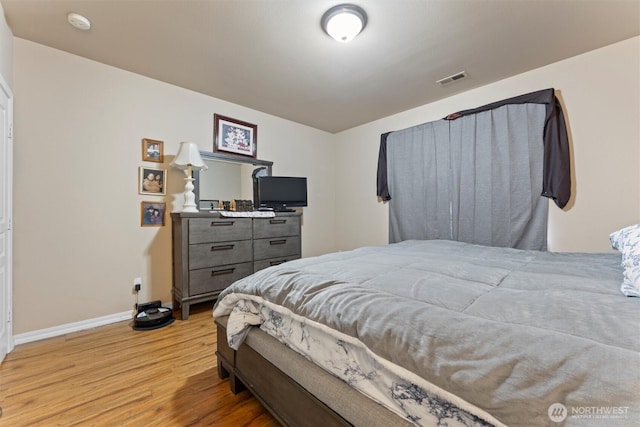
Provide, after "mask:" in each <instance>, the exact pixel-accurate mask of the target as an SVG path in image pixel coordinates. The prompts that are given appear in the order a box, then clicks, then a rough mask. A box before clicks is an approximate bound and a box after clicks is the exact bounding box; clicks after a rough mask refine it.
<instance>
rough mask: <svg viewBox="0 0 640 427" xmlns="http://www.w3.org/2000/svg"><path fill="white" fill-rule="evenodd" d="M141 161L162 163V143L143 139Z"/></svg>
mask: <svg viewBox="0 0 640 427" xmlns="http://www.w3.org/2000/svg"><path fill="white" fill-rule="evenodd" d="M142 160H143V161H145V162H157V163H162V162H164V142H162V141H156V140H155V139H148V138H143V139H142Z"/></svg>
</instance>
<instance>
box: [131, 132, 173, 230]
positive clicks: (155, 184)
mask: <svg viewBox="0 0 640 427" xmlns="http://www.w3.org/2000/svg"><path fill="white" fill-rule="evenodd" d="M142 161H144V162H153V163H164V142H163V141H158V140H155V139H149V138H143V139H142ZM138 194H142V195H150V196H165V195H166V194H167V169H164V168H157V167H151V166H140V167H139V168H138ZM166 207H167V205H166V202H159V201H150V200H143V201H142V202H141V203H140V226H142V227H163V226H164V225H165V217H166Z"/></svg>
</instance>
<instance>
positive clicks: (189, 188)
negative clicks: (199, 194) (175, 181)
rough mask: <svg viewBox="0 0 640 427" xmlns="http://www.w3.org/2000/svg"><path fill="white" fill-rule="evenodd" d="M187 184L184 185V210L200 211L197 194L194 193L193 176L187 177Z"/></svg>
mask: <svg viewBox="0 0 640 427" xmlns="http://www.w3.org/2000/svg"><path fill="white" fill-rule="evenodd" d="M184 180H185V181H186V184H185V185H184V205H183V206H182V212H199V211H198V207H197V206H196V195H195V194H193V188H194V186H193V181H194V180H193V178H191V177H186V178H185V179H184Z"/></svg>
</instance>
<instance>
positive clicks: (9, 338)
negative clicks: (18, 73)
mask: <svg viewBox="0 0 640 427" xmlns="http://www.w3.org/2000/svg"><path fill="white" fill-rule="evenodd" d="M0 91H2V95H3V96H6V97H7V100H8V102H7V106H6V108H7V116H6V119H7V122H6V123H4V125H5V126H6V128H5V132H4V134H3V135H0V138H3V141H2V142H1V143H0V144H1V146H4V150H5V151H4V154H5V158H4V164H0V168H2V169H4V170H5V171H6V172H5V173H6V175H5V178H6V182H2V181H3V179H2V178H0V185H2V186H4V188H5V192H4V195H5V200H3V201H2V202H1V203H2V204H4V206H5V207H6V211H5V213H6V215H7V218H6V220H7V235H6V247H5V249H6V266H5V268H6V270H5V279H6V282H5V283H4V286H0V292H2V293H3V294H4V296H5V298H4V301H5V304H4V306H3V307H0V321H1V322H3V323H4V322H6V323H4V325H3V326H4V327H2V326H0V331H3V334H2V336H0V340H2V342H1V343H0V348H1V349H2V351H1V352H0V362H2V360H3V359H4V356H5V355H6V354H4V350H5V349H6V352H7V353H9V352H11V350H13V346H14V341H13V93H12V91H11V88H10V87H9V85H8V84H7V82H6V81H5V79H4V77H3V76H2V74H0ZM0 194H2V193H0ZM2 204H0V206H1V205H2ZM0 214H1V213H0ZM0 251H2V248H0ZM0 285H2V283H1V282H0ZM5 287H6V289H4V288H5ZM0 300H2V299H0Z"/></svg>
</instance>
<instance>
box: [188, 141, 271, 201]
mask: <svg viewBox="0 0 640 427" xmlns="http://www.w3.org/2000/svg"><path fill="white" fill-rule="evenodd" d="M200 156H201V157H202V160H204V162H205V163H206V164H207V166H208V167H209V168H208V169H207V170H206V171H197V172H196V171H194V173H193V176H194V178H195V183H194V184H195V189H194V193H195V195H196V205H197V206H198V208H199V209H202V210H205V209H211V208H212V206H211V202H210V201H212V200H232V199H240V200H253V181H252V179H251V174H252V173H253V171H254V169H255V168H256V167H261V166H263V167H266V168H267V174H268V175H271V169H272V166H273V162H271V161H267V160H258V159H254V158H252V157H240V156H234V155H229V154H222V153H213V152H209V151H201V152H200ZM201 201H202V203H201ZM213 207H217V206H213Z"/></svg>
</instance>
